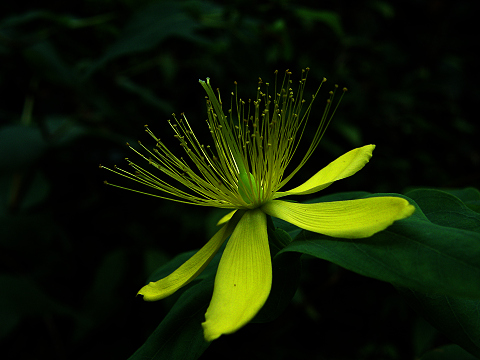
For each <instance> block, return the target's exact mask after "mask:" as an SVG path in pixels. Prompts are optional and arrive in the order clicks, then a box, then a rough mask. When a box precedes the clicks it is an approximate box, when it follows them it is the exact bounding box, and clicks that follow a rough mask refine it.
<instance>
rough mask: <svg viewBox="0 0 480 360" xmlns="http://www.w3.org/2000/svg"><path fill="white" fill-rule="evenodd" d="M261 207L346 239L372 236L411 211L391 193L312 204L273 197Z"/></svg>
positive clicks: (267, 211) (271, 213)
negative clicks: (388, 194) (381, 195)
mask: <svg viewBox="0 0 480 360" xmlns="http://www.w3.org/2000/svg"><path fill="white" fill-rule="evenodd" d="M261 209H262V210H263V211H265V213H267V214H268V215H271V216H275V217H278V218H279V219H282V220H285V221H288V222H289V223H292V224H293V225H296V226H298V227H300V228H302V229H305V230H309V231H313V232H317V233H320V234H325V235H328V236H333V237H342V238H350V239H354V238H364V237H369V236H372V235H373V234H375V233H377V232H379V231H382V230H384V229H385V228H387V227H388V226H390V225H391V224H393V222H394V221H396V220H401V219H404V218H406V217H409V216H410V215H412V214H413V212H414V211H415V208H414V207H413V205H410V203H409V202H408V201H407V200H405V199H403V198H401V197H393V196H385V197H372V198H366V199H357V200H345V201H332V202H323V203H315V204H299V203H291V202H286V201H281V200H273V201H270V202H269V203H266V204H265V205H263V206H262V207H261Z"/></svg>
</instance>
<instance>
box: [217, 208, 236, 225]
mask: <svg viewBox="0 0 480 360" xmlns="http://www.w3.org/2000/svg"><path fill="white" fill-rule="evenodd" d="M236 212H237V210H233V211H230V212H229V213H228V214H227V215H225V216H224V217H222V218H221V219H220V220H218V222H217V226H220V225H223V224H225V223H227V222H229V221H230V219H231V218H232V217H233V215H235V213H236Z"/></svg>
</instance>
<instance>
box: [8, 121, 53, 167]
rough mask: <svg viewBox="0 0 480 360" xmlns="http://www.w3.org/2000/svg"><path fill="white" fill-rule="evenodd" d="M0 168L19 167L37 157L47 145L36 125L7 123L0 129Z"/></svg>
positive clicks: (26, 164)
mask: <svg viewBox="0 0 480 360" xmlns="http://www.w3.org/2000/svg"><path fill="white" fill-rule="evenodd" d="M0 143H1V144H2V146H3V148H4V149H8V151H1V152H0V169H2V171H4V170H5V169H15V170H16V169H21V168H24V167H26V166H28V165H30V164H31V163H32V162H33V161H35V160H36V159H38V158H39V157H40V156H41V155H42V153H43V152H44V151H45V149H46V147H47V143H46V142H45V140H44V139H43V136H42V133H41V132H40V129H39V128H38V127H36V126H24V125H8V126H4V127H2V128H1V129H0Z"/></svg>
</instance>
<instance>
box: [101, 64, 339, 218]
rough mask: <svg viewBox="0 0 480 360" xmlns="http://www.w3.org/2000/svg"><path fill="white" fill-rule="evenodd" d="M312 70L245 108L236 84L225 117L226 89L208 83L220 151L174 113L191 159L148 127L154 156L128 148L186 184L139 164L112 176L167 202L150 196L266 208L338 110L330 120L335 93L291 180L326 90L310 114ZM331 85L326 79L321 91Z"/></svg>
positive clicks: (261, 92)
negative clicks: (223, 96) (173, 182)
mask: <svg viewBox="0 0 480 360" xmlns="http://www.w3.org/2000/svg"><path fill="white" fill-rule="evenodd" d="M308 70H309V69H308V68H307V69H306V70H302V77H301V79H300V81H299V85H298V88H297V90H296V92H295V91H294V90H293V89H292V80H290V75H291V72H290V71H288V70H287V71H286V72H285V76H284V78H283V81H281V82H280V81H278V79H277V72H275V84H274V88H273V93H271V91H270V84H269V83H265V84H263V81H262V79H259V82H258V87H257V94H256V98H255V99H254V100H251V99H249V100H247V101H244V100H242V99H241V98H239V97H238V94H237V89H236V85H237V83H236V82H235V91H234V92H232V93H231V95H232V96H231V106H230V109H229V110H228V112H227V115H225V113H224V112H223V108H222V100H221V96H220V92H219V90H218V89H217V94H215V92H214V90H213V88H212V86H211V85H210V79H208V78H207V80H206V81H202V80H200V84H201V85H202V86H203V88H204V89H205V91H206V92H207V96H206V105H207V116H208V118H207V125H208V129H209V130H210V133H211V136H212V140H213V146H209V145H207V146H205V145H204V144H202V143H201V142H200V141H199V140H198V139H197V137H196V136H195V134H194V132H193V130H192V128H191V126H190V124H189V122H188V121H187V118H186V117H185V115H184V114H183V113H182V114H181V117H179V118H177V117H176V116H175V114H173V118H174V121H173V122H172V121H170V120H169V121H168V123H169V124H170V126H171V128H172V129H173V131H174V133H175V134H174V137H175V138H177V139H178V141H179V142H180V145H181V147H182V148H183V149H184V151H185V154H186V155H187V157H186V159H184V158H183V157H180V158H179V157H177V156H175V155H174V154H173V153H172V152H171V151H170V150H169V149H168V148H167V147H166V146H165V144H164V143H163V142H162V141H161V140H160V139H159V138H157V137H156V136H155V135H154V134H153V132H152V131H151V130H150V129H149V127H148V126H145V129H146V132H147V133H148V134H149V135H150V136H151V137H152V138H153V139H154V140H155V142H156V146H155V148H154V149H153V150H150V149H149V148H147V147H146V146H144V145H143V144H142V143H141V142H139V144H140V146H141V147H142V149H143V150H142V151H138V150H136V149H135V148H133V147H132V146H130V145H129V144H127V145H128V146H129V147H130V148H131V149H132V150H133V151H134V152H135V153H137V154H138V155H139V156H140V157H142V158H143V159H145V160H146V161H148V163H149V164H150V165H151V166H153V167H155V168H156V169H158V170H160V173H159V175H161V174H162V173H163V174H164V175H167V176H168V177H170V178H173V179H174V180H176V181H177V182H178V183H179V185H171V184H170V183H169V182H167V181H166V180H165V179H164V178H163V177H160V176H158V175H154V174H152V173H151V172H149V171H147V170H145V169H144V168H142V167H141V166H139V165H137V164H136V163H133V162H131V161H129V165H130V166H132V167H133V169H134V172H133V173H131V172H128V171H125V170H122V169H119V168H117V167H115V168H114V170H112V169H108V168H106V169H107V170H110V171H113V172H115V173H117V174H120V175H122V176H124V177H126V178H129V179H131V180H135V181H137V182H140V183H142V184H144V185H147V186H149V187H152V188H154V189H157V190H160V191H161V194H160V195H156V194H149V195H153V196H157V197H160V198H166V199H169V200H175V201H179V202H185V203H190V204H196V205H204V206H215V207H222V208H232V209H242V208H243V209H253V208H256V207H259V206H261V205H262V204H264V203H266V202H268V201H270V200H271V199H272V198H273V197H274V195H275V192H277V191H278V190H279V189H280V188H281V187H283V186H284V185H285V184H286V183H287V182H288V181H289V180H290V179H291V178H292V177H293V176H294V175H295V174H296V172H297V171H298V170H300V168H301V167H302V166H303V165H304V164H305V162H306V161H307V160H308V158H309V157H310V156H311V154H312V153H313V151H314V150H315V148H316V147H317V145H318V143H319V142H320V139H321V138H322V136H323V133H324V132H325V129H326V127H327V126H328V123H329V122H330V120H331V118H332V117H333V114H334V113H335V110H336V107H335V109H334V111H333V113H332V114H331V115H330V116H329V111H330V108H331V105H332V101H331V100H332V98H333V95H334V91H331V92H330V98H329V99H328V100H327V105H326V108H325V111H324V113H323V116H322V117H321V119H320V122H319V123H318V125H317V130H316V133H315V135H314V137H313V141H312V143H311V144H310V146H309V148H308V150H307V152H306V154H305V155H304V156H303V159H301V161H300V162H299V163H298V165H297V166H296V167H294V169H293V171H292V172H290V174H289V175H287V176H285V170H286V168H287V166H288V164H289V163H290V161H291V160H292V157H293V154H294V153H295V151H296V150H297V148H298V145H299V142H300V140H301V138H302V136H303V134H304V131H305V126H306V124H307V119H308V116H309V115H310V111H311V107H312V103H313V100H314V99H315V97H316V95H317V94H318V91H319V90H320V87H321V85H320V86H319V88H318V89H317V91H316V93H315V94H314V95H313V96H312V100H311V101H310V103H309V104H308V106H307V108H306V109H305V110H303V109H302V108H303V106H304V105H305V103H306V102H305V100H304V99H303V93H304V88H305V83H306V78H307V75H308ZM325 81H326V79H325V78H324V79H323V81H322V83H321V84H323V83H324V82H325ZM344 90H346V89H344ZM337 106H338V104H337ZM127 160H128V159H127ZM101 167H102V166H101ZM114 186H117V187H121V188H124V187H122V186H118V185H114ZM125 189H128V188H125ZM128 190H131V189H128ZM133 191H137V190H133ZM137 192H142V191H137ZM142 193H143V192H142Z"/></svg>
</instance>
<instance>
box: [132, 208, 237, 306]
mask: <svg viewBox="0 0 480 360" xmlns="http://www.w3.org/2000/svg"><path fill="white" fill-rule="evenodd" d="M237 214H238V215H237V216H234V218H233V219H232V220H231V221H229V222H228V223H227V224H226V225H224V226H223V227H222V228H221V229H220V230H219V231H218V232H217V233H216V234H215V235H213V237H212V238H211V239H210V240H209V241H208V242H207V243H206V244H205V245H204V246H203V247H202V248H201V249H200V250H198V251H197V252H196V253H195V255H193V256H192V257H191V258H190V259H188V260H187V261H186V262H184V263H183V264H182V265H181V266H180V267H179V268H178V269H177V270H175V271H174V272H173V273H171V274H170V275H168V276H167V277H165V278H163V279H160V280H158V281H155V282H150V283H148V284H147V285H145V286H144V287H142V288H141V289H140V291H139V292H138V293H137V295H143V300H145V301H156V300H161V299H163V298H166V297H167V296H170V295H172V294H173V293H174V292H175V291H177V290H178V289H180V288H181V287H183V286H185V285H187V284H188V283H189V282H190V281H192V280H193V279H195V278H196V277H197V276H198V275H199V274H200V273H201V272H202V271H203V269H205V268H206V267H207V265H208V264H209V263H210V261H211V260H212V259H213V257H214V256H215V254H216V253H217V251H218V249H220V247H221V246H222V244H223V242H224V241H225V239H226V238H228V237H229V236H230V235H231V234H232V232H233V230H234V229H235V226H236V224H237V223H238V221H239V219H240V218H241V216H242V214H243V211H239V212H237Z"/></svg>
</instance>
